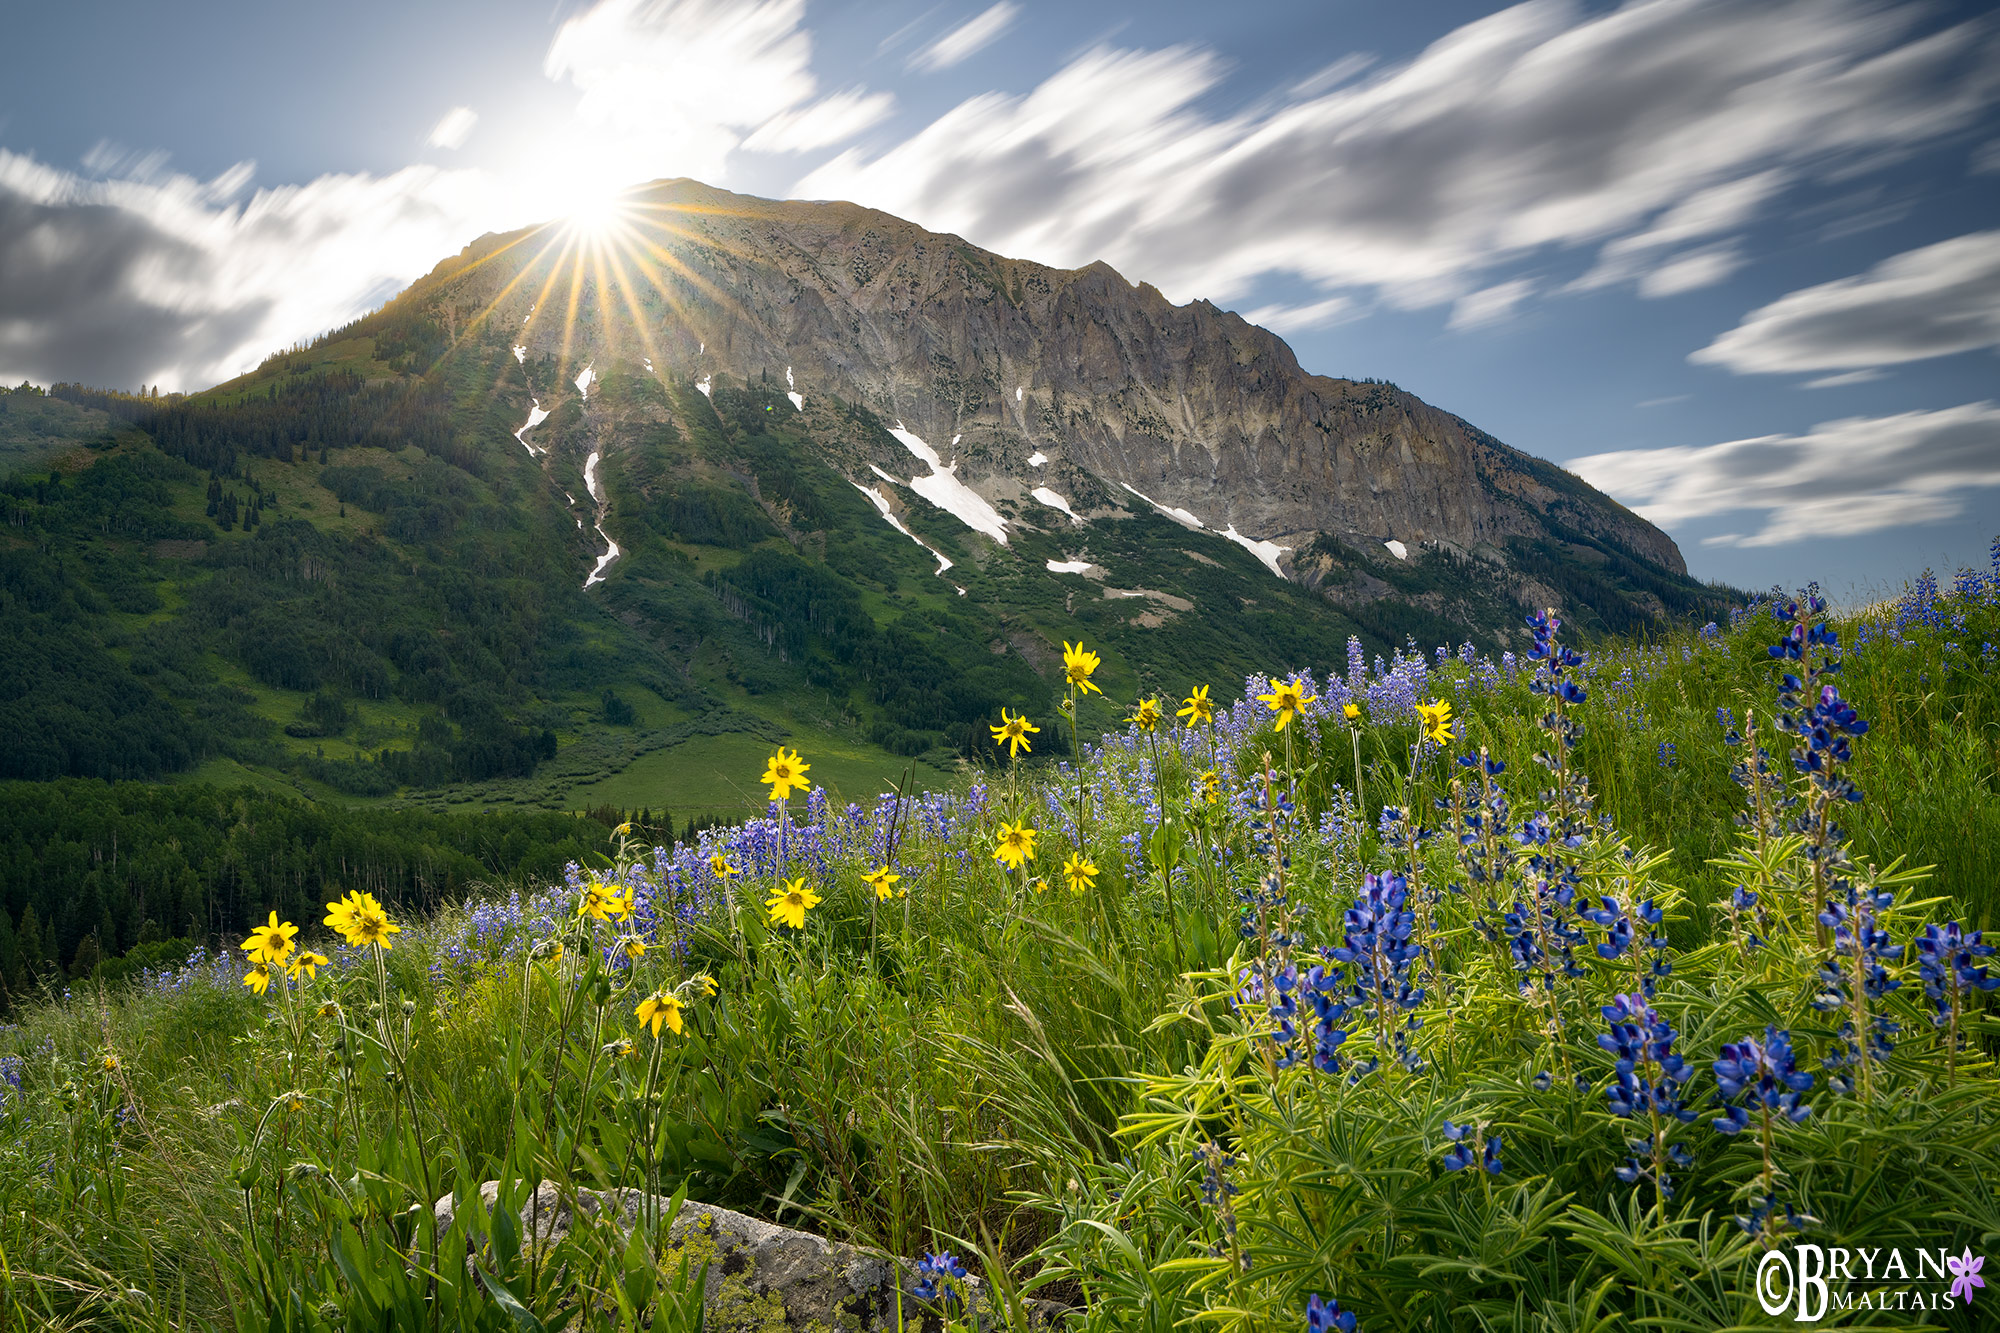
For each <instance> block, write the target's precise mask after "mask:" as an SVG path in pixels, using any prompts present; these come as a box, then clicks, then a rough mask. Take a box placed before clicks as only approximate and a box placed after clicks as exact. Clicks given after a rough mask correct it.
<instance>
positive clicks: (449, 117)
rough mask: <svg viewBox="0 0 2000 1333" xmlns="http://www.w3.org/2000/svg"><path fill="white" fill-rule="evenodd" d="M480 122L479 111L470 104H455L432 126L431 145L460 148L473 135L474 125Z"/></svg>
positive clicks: (434, 146)
mask: <svg viewBox="0 0 2000 1333" xmlns="http://www.w3.org/2000/svg"><path fill="white" fill-rule="evenodd" d="M478 123H479V113H478V112H477V111H474V110H473V109H472V108H471V107H469V106H455V107H453V108H452V109H451V110H449V111H447V112H445V113H444V118H443V119H442V120H440V121H438V123H437V124H436V125H434V126H432V127H431V137H430V140H429V143H430V146H431V147H433V148H447V149H449V148H460V147H463V146H464V144H465V141H466V139H468V138H469V137H471V134H472V127H473V126H474V125H477V124H478Z"/></svg>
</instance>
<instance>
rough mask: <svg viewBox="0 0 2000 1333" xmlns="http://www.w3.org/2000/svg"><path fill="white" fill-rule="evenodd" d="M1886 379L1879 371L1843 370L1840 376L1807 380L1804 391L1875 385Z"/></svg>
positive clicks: (1801, 386)
mask: <svg viewBox="0 0 2000 1333" xmlns="http://www.w3.org/2000/svg"><path fill="white" fill-rule="evenodd" d="M1882 378H1884V374H1883V372H1882V371H1879V370H1843V371H1842V372H1840V374H1838V375H1822V376H1820V377H1819V378H1818V379H1816V380H1807V381H1806V382H1805V383H1804V384H1801V385H1800V386H1799V387H1800V388H1802V389H1839V388H1844V387H1846V386H1847V385H1849V384H1873V383H1874V382H1875V381H1876V380H1879V379H1882Z"/></svg>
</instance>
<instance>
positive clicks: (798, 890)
mask: <svg viewBox="0 0 2000 1333" xmlns="http://www.w3.org/2000/svg"><path fill="white" fill-rule="evenodd" d="M819 902H820V898H819V895H818V894H817V893H814V892H813V891H812V890H811V889H809V888H807V887H806V880H805V876H803V875H801V876H799V877H798V878H797V879H788V880H786V881H785V887H784V888H783V889H782V890H780V891H779V892H777V893H774V894H772V895H771V896H770V897H769V898H767V899H765V900H764V906H766V907H768V908H770V909H771V924H772V925H774V926H790V927H791V928H792V929H793V930H804V929H805V928H806V913H807V912H809V911H811V910H812V909H813V908H815V907H817V906H819Z"/></svg>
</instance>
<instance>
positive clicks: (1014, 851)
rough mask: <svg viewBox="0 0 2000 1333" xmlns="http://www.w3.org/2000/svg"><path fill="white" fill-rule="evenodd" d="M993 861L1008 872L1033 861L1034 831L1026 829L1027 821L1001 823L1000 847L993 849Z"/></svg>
mask: <svg viewBox="0 0 2000 1333" xmlns="http://www.w3.org/2000/svg"><path fill="white" fill-rule="evenodd" d="M993 859H994V860H996V861H1000V862H1003V863H1004V864H1005V865H1006V867H1007V868H1008V869H1009V870H1019V869H1020V868H1021V866H1022V864H1023V863H1025V862H1028V861H1032V860H1034V859H1035V830H1033V829H1031V828H1029V827H1028V821H1027V820H1025V819H1024V820H1022V821H1020V822H1019V823H1017V824H1009V823H1006V822H1005V821H1002V823H1001V825H1000V845H999V846H998V847H997V848H995V849H994V852H993Z"/></svg>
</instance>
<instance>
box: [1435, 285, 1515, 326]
mask: <svg viewBox="0 0 2000 1333" xmlns="http://www.w3.org/2000/svg"><path fill="white" fill-rule="evenodd" d="M1534 290H1535V284H1534V283H1533V282H1531V281H1530V280H1528V279H1527V278H1515V279H1512V280H1511V281H1508V282H1502V283H1496V284H1494V285H1493V286H1491V287H1485V288H1481V289H1480V290H1479V291H1476V292H1468V293H1467V294H1466V295H1464V296H1461V297H1459V298H1458V300H1457V301H1456V302H1455V303H1454V304H1453V305H1452V307H1451V321H1450V323H1449V324H1448V325H1447V327H1448V328H1450V329H1451V330H1452V331H1453V332H1459V331H1461V330H1464V329H1477V328H1482V327H1484V326H1485V325H1488V324H1498V323H1499V322H1501V321H1502V320H1504V319H1507V318H1509V317H1511V316H1512V315H1513V313H1514V308H1515V307H1516V306H1518V305H1520V304H1521V302H1522V301H1524V300H1525V299H1527V297H1528V296H1529V294H1530V293H1532V292H1533V291H1534Z"/></svg>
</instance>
